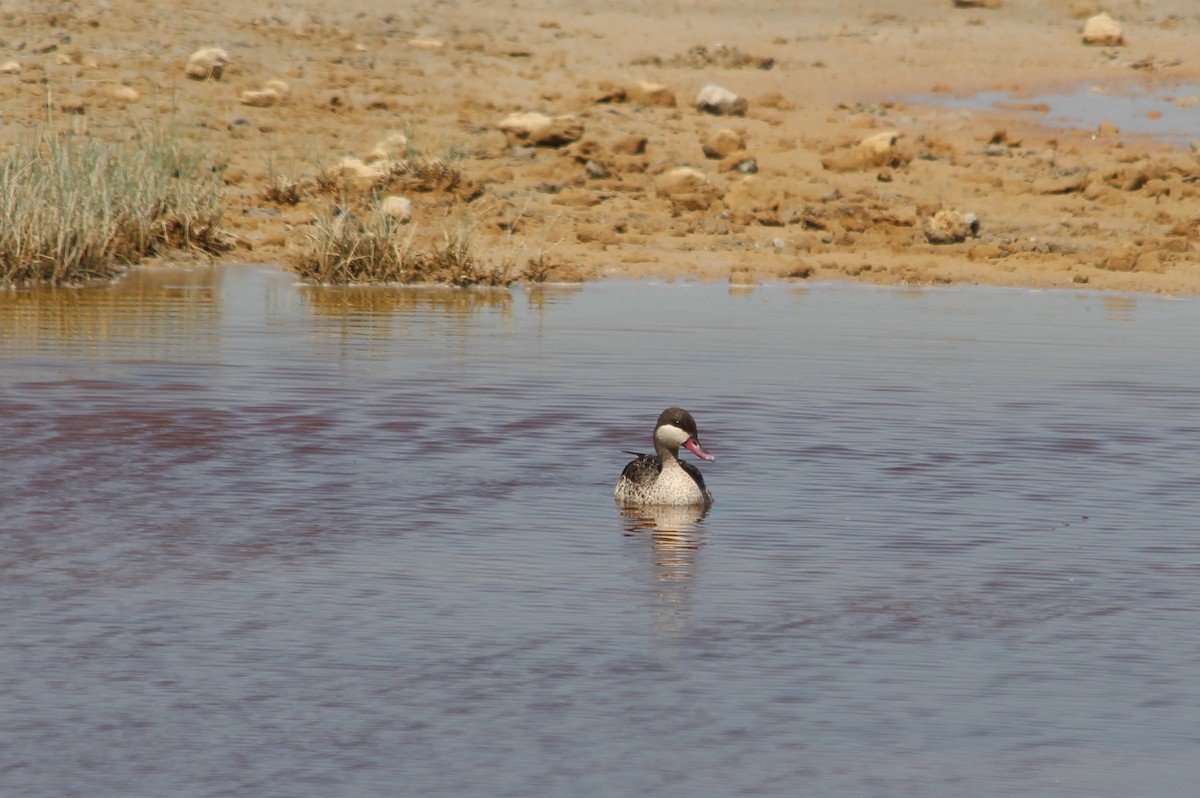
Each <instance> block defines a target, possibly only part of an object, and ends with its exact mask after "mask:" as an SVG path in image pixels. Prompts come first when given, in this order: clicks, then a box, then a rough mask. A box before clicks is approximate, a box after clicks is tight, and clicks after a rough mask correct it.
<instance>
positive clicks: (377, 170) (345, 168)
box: [325, 158, 386, 189]
mask: <svg viewBox="0 0 1200 798" xmlns="http://www.w3.org/2000/svg"><path fill="white" fill-rule="evenodd" d="M385 171H386V167H385V166H384V165H383V164H370V165H368V164H366V163H363V161H362V160H360V159H358V158H343V159H342V160H341V161H340V162H339V163H338V164H337V165H335V166H332V167H330V168H329V169H327V170H326V171H325V177H326V178H327V179H329V180H334V181H338V182H341V183H344V184H346V185H349V186H351V187H354V188H362V189H365V188H370V187H371V186H372V185H374V183H375V181H376V180H378V179H379V178H381V177H383V175H384V173H385Z"/></svg>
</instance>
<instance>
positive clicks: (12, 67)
mask: <svg viewBox="0 0 1200 798" xmlns="http://www.w3.org/2000/svg"><path fill="white" fill-rule="evenodd" d="M20 72H21V65H20V64H18V63H17V62H16V61H7V62H5V63H4V64H0V75H18V74H20Z"/></svg>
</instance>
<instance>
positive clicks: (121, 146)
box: [0, 134, 224, 285]
mask: <svg viewBox="0 0 1200 798" xmlns="http://www.w3.org/2000/svg"><path fill="white" fill-rule="evenodd" d="M220 188H221V187H220V183H219V179H218V176H217V175H216V174H215V173H214V170H213V169H212V168H211V166H210V165H209V164H207V163H206V162H204V161H203V160H202V159H201V158H199V157H198V156H197V155H196V154H195V153H194V152H193V151H192V150H191V149H190V148H188V147H186V146H184V145H182V144H180V143H179V142H176V141H173V140H172V139H170V138H168V137H166V136H162V135H159V136H154V137H146V138H143V139H139V140H136V141H130V142H124V143H110V142H103V141H98V140H96V139H91V138H88V137H86V136H82V135H77V134H74V135H70V134H69V135H61V136H53V137H46V138H43V139H42V140H40V141H38V142H37V143H36V144H34V145H33V146H31V147H28V148H26V149H24V150H20V151H17V152H14V153H11V154H9V155H8V156H7V157H4V158H3V159H2V160H0V283H9V284H17V285H23V284H32V283H50V284H54V285H60V284H63V283H79V282H84V281H88V280H96V279H105V278H110V277H112V276H114V275H115V274H117V273H118V272H120V271H121V270H122V268H124V267H125V266H127V265H129V264H132V263H135V262H137V261H138V260H140V259H142V258H144V257H147V256H149V255H154V254H158V253H160V252H162V251H164V250H166V249H172V248H178V249H186V250H193V251H201V252H217V251H220V250H221V249H223V248H224V245H223V242H224V235H223V233H222V231H221V218H222V215H223V208H222V204H221V190H220Z"/></svg>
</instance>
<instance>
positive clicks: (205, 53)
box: [184, 47, 229, 80]
mask: <svg viewBox="0 0 1200 798" xmlns="http://www.w3.org/2000/svg"><path fill="white" fill-rule="evenodd" d="M227 66H229V54H228V53H226V52H225V51H224V50H222V49H221V48H220V47H205V48H203V49H201V50H197V51H196V52H194V53H192V56H191V58H189V59H188V62H187V67H186V68H185V69H184V72H185V74H186V75H187V76H188V77H189V78H191V79H192V80H209V79H211V80H220V79H221V75H222V74H223V73H224V72H225V67H227Z"/></svg>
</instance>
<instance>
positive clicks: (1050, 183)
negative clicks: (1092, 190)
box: [1033, 172, 1092, 194]
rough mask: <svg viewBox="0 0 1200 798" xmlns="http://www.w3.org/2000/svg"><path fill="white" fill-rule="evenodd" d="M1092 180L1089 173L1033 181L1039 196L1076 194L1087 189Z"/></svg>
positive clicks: (1034, 188)
mask: <svg viewBox="0 0 1200 798" xmlns="http://www.w3.org/2000/svg"><path fill="white" fill-rule="evenodd" d="M1091 179H1092V178H1091V175H1090V174H1089V173H1087V172H1079V173H1078V174H1074V175H1064V176H1061V177H1042V178H1038V179H1037V180H1035V181H1033V190H1034V192H1035V193H1038V194H1074V193H1075V192H1077V191H1083V190H1084V189H1085V188H1087V186H1088V183H1090V182H1091Z"/></svg>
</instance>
